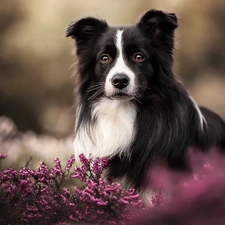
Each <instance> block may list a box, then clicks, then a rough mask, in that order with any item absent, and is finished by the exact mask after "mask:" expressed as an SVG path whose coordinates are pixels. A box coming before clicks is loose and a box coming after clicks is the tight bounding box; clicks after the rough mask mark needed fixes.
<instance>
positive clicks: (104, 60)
mask: <svg viewBox="0 0 225 225" xmlns="http://www.w3.org/2000/svg"><path fill="white" fill-rule="evenodd" d="M100 61H101V63H108V62H109V61H110V56H109V55H106V54H104V55H102V56H101V58H100Z"/></svg>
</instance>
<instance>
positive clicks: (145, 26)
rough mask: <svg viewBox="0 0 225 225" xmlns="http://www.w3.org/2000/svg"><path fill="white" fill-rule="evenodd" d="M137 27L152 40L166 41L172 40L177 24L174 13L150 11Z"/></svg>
mask: <svg viewBox="0 0 225 225" xmlns="http://www.w3.org/2000/svg"><path fill="white" fill-rule="evenodd" d="M137 26H138V28H139V29H140V30H141V31H143V32H145V33H146V34H147V35H149V36H151V37H153V38H154V39H156V40H160V39H161V40H164V41H166V39H167V38H170V39H171V38H173V33H174V30H175V29H176V28H177V27H178V24H177V17H176V15H175V14H174V13H165V12H163V11H160V10H150V11H148V12H146V13H145V14H144V15H143V16H142V17H141V19H140V21H139V23H138V24H137Z"/></svg>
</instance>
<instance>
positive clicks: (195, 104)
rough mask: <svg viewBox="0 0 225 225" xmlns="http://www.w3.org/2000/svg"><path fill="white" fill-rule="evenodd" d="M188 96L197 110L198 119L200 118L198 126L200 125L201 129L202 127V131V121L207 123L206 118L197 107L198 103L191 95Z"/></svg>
mask: <svg viewBox="0 0 225 225" xmlns="http://www.w3.org/2000/svg"><path fill="white" fill-rule="evenodd" d="M189 98H190V99H191V101H192V102H193V104H194V107H195V109H196V111H197V113H198V116H199V120H200V126H201V129H202V131H203V129H204V123H205V124H206V125H207V122H206V119H205V117H204V116H203V115H202V113H201V110H200V108H199V107H198V104H197V103H196V101H195V100H194V99H193V98H192V97H191V96H189Z"/></svg>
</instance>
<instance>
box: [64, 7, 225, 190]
mask: <svg viewBox="0 0 225 225" xmlns="http://www.w3.org/2000/svg"><path fill="white" fill-rule="evenodd" d="M177 26H178V25H177V18H176V16H175V14H171V13H164V12H162V11H157V10H150V11H148V12H147V13H146V14H145V15H144V16H143V17H142V18H141V19H140V21H139V22H138V23H137V24H136V25H134V26H127V27H121V28H123V29H124V33H123V36H124V37H125V41H124V52H125V53H126V55H125V61H126V63H127V65H128V66H129V67H130V68H131V69H132V71H134V73H135V76H136V82H137V84H138V88H137V93H138V100H135V99H133V100H132V101H133V103H134V104H135V105H136V106H137V109H138V113H137V118H136V122H135V129H136V136H135V138H134V141H133V142H132V143H131V144H130V147H129V149H128V150H127V151H129V152H130V153H131V154H130V156H131V157H130V158H129V159H128V158H125V157H124V158H123V157H122V158H121V157H120V156H119V155H117V156H115V157H113V158H112V160H111V163H110V167H109V171H108V176H109V177H110V178H113V179H114V178H120V177H121V178H122V177H124V176H126V178H127V179H128V181H129V183H130V184H131V185H132V186H133V187H135V188H140V187H141V185H142V182H143V178H144V177H145V173H146V171H147V170H148V169H149V167H151V166H153V165H154V164H155V163H162V164H166V165H168V166H169V167H170V168H172V169H176V170H180V169H184V168H186V166H187V165H186V163H185V154H186V152H187V150H188V149H189V148H191V147H197V148H200V149H201V150H202V151H206V150H208V149H209V148H210V147H218V148H219V149H224V148H225V123H224V122H223V121H222V119H221V118H220V117H219V116H217V115H216V114H214V113H213V112H211V111H209V110H207V109H205V108H200V109H201V113H202V114H203V116H204V117H205V120H206V123H205V122H204V123H203V127H201V123H200V118H199V114H198V111H197V109H196V107H195V105H194V104H193V102H192V100H191V99H190V97H189V95H188V93H187V91H186V89H185V88H184V87H183V85H182V84H181V83H180V82H179V81H177V78H176V77H175V75H174V74H173V71H172V64H173V57H172V52H173V47H174V30H175V29H176V28H177ZM116 29H118V27H109V26H108V25H107V23H106V22H105V21H101V20H98V19H95V18H91V17H90V18H85V19H81V20H79V21H78V22H75V23H72V24H71V25H70V26H69V28H68V30H67V34H66V36H72V38H74V39H75V41H76V46H77V56H78V60H79V62H78V73H79V75H80V83H79V90H78V95H79V96H80V101H81V102H82V105H83V106H82V108H81V115H82V116H80V118H79V120H78V121H77V123H78V126H77V129H79V126H80V125H81V124H82V123H85V122H87V121H89V123H90V124H91V123H92V122H93V121H92V122H91V108H92V105H93V104H94V103H95V104H96V103H97V102H98V100H99V99H100V98H102V97H103V96H104V92H103V93H100V94H98V95H97V96H95V97H94V98H93V99H91V101H89V100H88V99H89V98H90V97H91V96H92V95H93V94H94V92H95V91H94V90H93V91H90V92H87V90H88V88H89V87H90V86H92V85H94V84H95V83H98V82H101V83H102V85H104V82H105V78H106V75H107V74H108V72H109V71H110V69H111V68H112V67H113V65H114V63H115V62H114V59H115V58H116V56H117V50H116V47H115V45H114V43H113V38H114V36H115V31H116ZM104 52H108V53H109V54H110V55H111V57H112V62H111V63H110V64H107V65H102V64H100V63H99V62H98V59H99V57H100V56H101V54H102V53H104ZM135 52H143V53H144V55H145V61H144V62H143V63H141V64H140V63H139V64H137V63H134V62H133V61H132V57H131V56H133V54H134V53H135ZM202 128H203V129H202ZM106 144H107V143H106Z"/></svg>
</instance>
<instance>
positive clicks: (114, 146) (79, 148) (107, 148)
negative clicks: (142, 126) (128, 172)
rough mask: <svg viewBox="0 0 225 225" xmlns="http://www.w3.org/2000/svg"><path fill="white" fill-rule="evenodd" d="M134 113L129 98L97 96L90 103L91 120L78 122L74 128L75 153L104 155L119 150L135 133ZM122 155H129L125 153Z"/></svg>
mask: <svg viewBox="0 0 225 225" xmlns="http://www.w3.org/2000/svg"><path fill="white" fill-rule="evenodd" d="M136 113H137V111H136V107H135V105H134V104H133V103H132V102H130V101H121V100H110V99H107V98H103V99H101V100H100V101H99V102H98V103H97V104H95V105H94V106H93V110H92V119H93V118H95V119H96V121H95V123H93V125H90V124H89V123H88V124H82V125H81V126H80V128H79V130H78V131H77V134H76V136H75V140H74V148H75V154H76V155H79V154H81V153H83V154H84V155H85V156H89V154H91V155H92V156H94V157H106V156H111V155H115V154H118V153H119V154H121V153H123V152H124V150H125V149H126V148H127V147H128V146H129V145H130V143H131V142H132V139H133V137H134V134H135V129H134V123H135V119H136ZM79 116H82V115H79ZM124 154H125V155H127V156H129V152H124Z"/></svg>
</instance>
